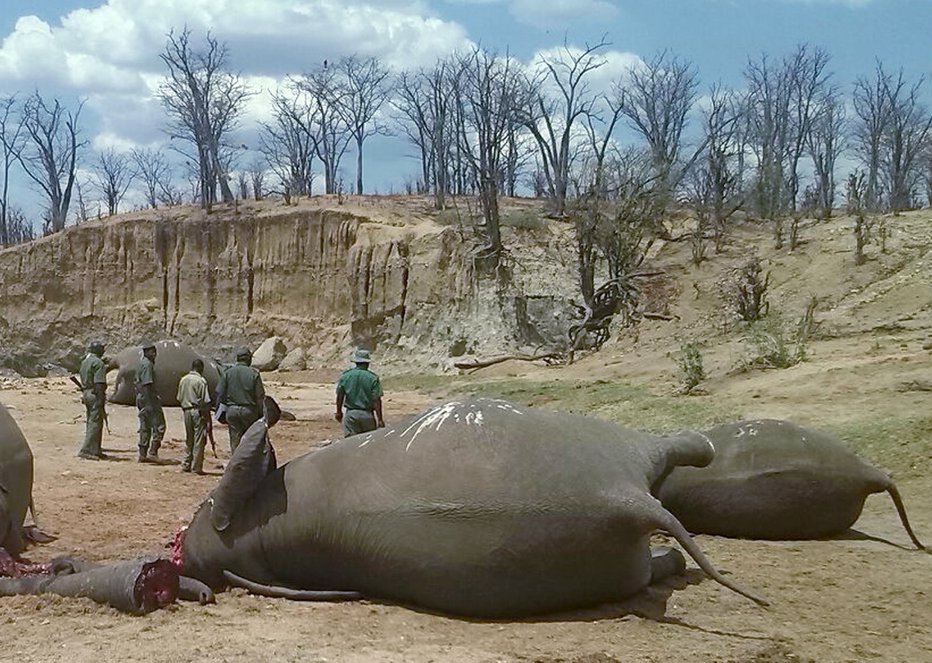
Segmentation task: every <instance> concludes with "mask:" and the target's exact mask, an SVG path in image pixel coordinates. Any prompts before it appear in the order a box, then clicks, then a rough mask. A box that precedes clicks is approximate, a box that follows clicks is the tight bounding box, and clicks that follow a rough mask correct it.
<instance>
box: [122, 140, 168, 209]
mask: <svg viewBox="0 0 932 663" xmlns="http://www.w3.org/2000/svg"><path fill="white" fill-rule="evenodd" d="M132 159H133V163H134V164H135V166H136V175H137V177H138V178H139V179H140V180H142V185H143V187H144V188H145V196H146V204H147V205H149V207H151V208H152V209H155V208H157V207H158V204H159V201H160V200H161V198H162V194H163V192H164V190H165V189H166V187H167V186H170V181H171V166H169V164H168V159H166V158H165V154H164V153H163V152H162V151H161V150H153V149H151V148H148V147H146V148H143V149H139V150H133V151H132Z"/></svg>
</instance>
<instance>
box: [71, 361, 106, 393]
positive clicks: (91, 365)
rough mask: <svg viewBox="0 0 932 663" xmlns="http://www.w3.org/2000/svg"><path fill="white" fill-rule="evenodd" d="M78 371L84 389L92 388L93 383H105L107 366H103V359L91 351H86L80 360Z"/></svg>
mask: <svg viewBox="0 0 932 663" xmlns="http://www.w3.org/2000/svg"><path fill="white" fill-rule="evenodd" d="M78 372H79V374H80V376H81V384H82V385H83V386H84V388H85V389H93V388H94V385H95V384H103V385H106V384H107V367H106V366H104V360H103V359H101V358H100V357H98V356H97V355H95V354H93V353H91V352H89V353H87V356H86V357H85V358H84V361H82V362H81V369H80V370H79V371H78Z"/></svg>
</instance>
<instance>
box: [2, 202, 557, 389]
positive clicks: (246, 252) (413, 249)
mask: <svg viewBox="0 0 932 663" xmlns="http://www.w3.org/2000/svg"><path fill="white" fill-rule="evenodd" d="M530 232H531V231H514V232H511V233H509V232H508V231H507V230H506V241H507V243H508V246H509V249H510V253H509V256H508V261H507V263H506V269H504V270H501V271H500V273H499V275H498V276H494V277H481V276H479V275H477V273H476V270H475V269H474V267H473V257H472V256H473V251H474V245H475V243H474V240H473V237H472V235H471V234H468V233H463V231H462V229H460V230H457V229H455V228H452V227H443V226H439V225H437V224H435V223H434V222H433V221H432V220H430V219H429V218H415V219H411V220H408V221H407V222H405V221H404V220H399V219H394V218H393V219H389V221H387V222H375V221H373V220H372V218H370V217H369V216H365V215H364V214H362V213H360V212H358V211H356V212H351V211H348V210H345V209H342V208H338V209H328V208H321V207H315V206H313V205H311V204H304V206H302V207H297V208H290V207H282V206H280V205H274V204H268V205H265V206H255V207H252V208H244V209H240V210H239V213H236V212H234V211H233V210H226V211H219V212H215V213H213V214H211V215H209V216H208V215H205V214H204V213H203V212H201V211H200V210H193V209H190V208H179V209H171V210H167V211H161V210H159V211H148V212H141V213H135V214H129V215H124V216H121V217H118V218H116V219H113V220H104V221H94V222H90V223H87V224H83V225H81V226H77V227H74V228H69V229H67V230H66V231H64V232H61V233H57V234H55V235H52V236H49V237H45V238H42V239H40V240H37V241H35V242H32V243H29V244H25V245H21V246H17V247H12V248H8V249H4V250H2V251H0V365H4V366H8V367H10V368H13V369H16V370H17V371H19V372H20V373H23V374H27V375H35V374H41V373H43V371H44V370H46V369H45V368H44V367H46V366H48V365H51V364H60V365H62V366H65V367H67V368H69V369H72V370H73V369H74V368H75V367H76V366H77V363H78V362H79V361H80V358H81V356H83V353H84V350H85V346H86V343H87V341H88V340H89V339H91V338H97V337H100V338H103V339H105V340H106V342H107V344H108V346H111V347H114V346H122V345H125V344H131V343H136V342H138V340H139V339H140V338H143V337H145V338H153V339H158V338H165V337H169V336H170V337H173V338H181V339H184V340H186V341H187V342H188V343H190V344H192V345H194V346H195V347H198V348H199V349H200V350H202V351H203V352H205V353H207V354H210V355H211V356H226V355H228V354H230V351H231V349H232V348H233V347H235V346H237V345H242V344H248V345H252V346H253V347H255V345H256V343H257V342H259V341H261V340H263V339H265V338H268V337H269V336H273V335H277V336H281V337H282V338H283V339H285V341H286V343H287V345H288V346H289V347H297V346H300V347H303V348H304V349H305V351H306V355H307V361H308V362H314V363H317V364H326V363H330V362H334V361H336V362H337V363H343V359H344V355H345V354H346V352H347V351H348V350H349V349H350V348H352V347H353V346H355V345H364V346H365V347H370V348H372V349H373V350H377V351H378V352H379V354H380V355H381V356H382V357H383V358H384V359H385V360H387V361H391V360H393V359H404V360H405V361H413V362H415V363H418V364H419V365H421V366H422V367H424V366H434V367H437V366H442V365H443V364H444V362H445V360H446V359H447V358H448V357H449V355H450V349H451V348H457V349H461V350H463V351H464V352H468V353H479V354H482V353H487V352H489V353H490V352H499V351H503V350H509V349H512V348H515V347H517V346H522V345H528V344H539V343H540V342H542V341H544V342H546V341H547V339H548V338H550V337H552V336H554V335H555V334H556V335H559V333H557V330H559V329H561V328H565V319H566V318H567V315H568V306H567V305H566V300H567V298H568V297H570V296H572V283H574V282H575V278H574V274H575V268H574V265H573V259H572V255H571V251H570V248H571V242H569V241H568V235H567V234H566V232H567V231H566V229H563V228H549V227H548V228H545V229H543V230H537V231H533V236H531V235H529V234H528V233H530ZM413 350H416V352H412V351H413Z"/></svg>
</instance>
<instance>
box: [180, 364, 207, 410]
mask: <svg viewBox="0 0 932 663" xmlns="http://www.w3.org/2000/svg"><path fill="white" fill-rule="evenodd" d="M178 403H179V404H180V405H181V407H182V408H183V409H185V410H190V409H198V410H203V409H205V408H209V407H210V397H209V396H208V395H207V380H206V379H204V376H203V375H201V374H200V373H198V372H197V371H191V372H190V373H188V374H187V375H185V376H184V377H182V378H181V381H180V382H178Z"/></svg>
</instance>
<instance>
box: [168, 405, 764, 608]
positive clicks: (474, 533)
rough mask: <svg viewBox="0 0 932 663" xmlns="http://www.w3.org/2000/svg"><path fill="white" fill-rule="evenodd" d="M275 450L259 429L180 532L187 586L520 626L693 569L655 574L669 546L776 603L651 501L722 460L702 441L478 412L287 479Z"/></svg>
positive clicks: (664, 567) (449, 414) (291, 472)
mask: <svg viewBox="0 0 932 663" xmlns="http://www.w3.org/2000/svg"><path fill="white" fill-rule="evenodd" d="M265 438H266V436H265V428H264V424H263V423H262V422H261V421H260V422H258V423H257V424H255V425H254V426H253V427H252V428H251V429H250V431H249V432H248V433H247V435H246V436H245V437H244V441H243V442H242V443H241V444H240V447H239V448H238V449H237V451H236V453H235V454H234V456H233V458H232V459H231V461H230V463H229V465H228V467H227V469H226V473H225V475H224V477H223V479H222V480H221V483H220V484H219V485H218V487H217V489H216V490H215V491H214V493H213V494H212V495H211V497H210V498H209V499H208V500H207V501H206V502H205V503H204V504H203V505H202V506H201V507H200V509H199V510H198V512H197V513H196V514H195V516H194V519H193V521H192V523H191V524H190V526H189V527H188V528H187V531H186V532H185V533H184V539H183V542H182V543H181V560H180V561H181V564H182V567H183V574H184V575H186V576H191V577H193V578H196V579H198V580H201V581H203V582H205V583H206V584H207V585H209V586H211V587H212V588H214V589H222V588H223V587H225V586H228V585H229V584H234V585H240V586H244V587H247V588H248V589H250V590H251V591H258V592H259V593H264V594H267V595H270V596H288V597H292V598H304V599H315V598H354V597H356V596H357V595H361V596H366V597H370V598H374V599H379V600H387V601H390V602H394V603H400V604H404V605H410V606H416V607H418V608H421V609H426V610H429V611H436V612H442V613H447V614H454V615H461V616H470V617H481V618H506V617H520V616H526V615H535V614H542V613H549V612H557V611H563V610H570V609H576V608H582V607H586V606H594V605H598V604H603V603H607V602H613V601H618V600H619V599H622V598H624V597H627V596H630V595H632V594H634V593H637V592H638V591H640V590H642V589H643V588H645V587H646V586H647V585H648V584H650V582H651V581H652V579H657V578H658V577H659V576H662V575H664V574H669V573H670V572H672V571H673V570H674V568H675V567H676V563H670V562H671V557H679V561H680V563H681V564H682V560H683V558H682V556H681V555H679V553H678V552H676V551H669V553H670V554H660V555H655V556H654V557H653V561H652V553H651V548H650V536H651V534H652V532H654V531H656V530H662V531H665V532H667V533H668V534H670V535H671V536H672V537H673V538H675V539H676V541H677V542H678V543H679V544H680V546H682V547H683V549H684V550H685V551H686V552H687V553H688V554H689V555H690V556H691V557H692V558H693V560H695V561H696V562H697V563H698V564H699V566H700V567H701V568H702V569H703V570H704V571H705V572H706V574H707V575H709V576H710V577H712V578H714V579H715V580H716V581H718V582H720V583H722V584H723V585H725V586H727V587H729V588H731V589H733V590H735V591H738V592H740V593H742V594H744V595H745V596H748V597H749V598H752V599H753V600H755V601H758V602H760V603H765V601H764V600H763V599H761V598H759V597H758V596H756V595H755V594H754V593H753V592H751V591H750V590H747V589H744V588H742V587H741V586H740V585H739V584H738V583H736V582H734V581H731V580H728V579H726V578H725V577H723V576H722V575H721V574H720V573H718V572H717V571H716V570H715V569H714V568H713V566H712V565H711V563H710V562H709V561H708V560H707V559H706V557H705V556H704V555H703V553H702V551H701V550H700V549H699V547H698V546H697V545H696V543H695V542H694V541H693V540H692V539H691V538H690V537H689V535H688V534H687V532H686V530H685V529H684V528H683V526H682V525H681V524H680V523H679V522H678V521H677V520H676V518H674V517H673V516H672V515H671V514H670V513H669V512H668V511H666V510H665V509H664V508H663V507H662V506H661V505H660V502H659V501H657V500H656V499H655V498H654V497H652V496H651V495H650V493H649V488H650V487H651V485H652V484H653V483H654V482H656V480H657V479H659V478H660V477H661V476H662V475H664V474H666V473H667V472H668V471H669V470H670V469H671V468H672V467H675V466H677V465H681V464H696V465H703V464H705V463H708V462H709V461H710V460H711V457H712V449H711V447H710V446H709V444H708V442H707V440H706V439H705V438H704V437H703V436H702V435H699V434H695V433H692V434H683V435H681V436H670V437H663V438H661V437H656V436H653V435H649V434H647V433H641V432H637V431H632V430H627V429H624V428H620V427H619V426H616V425H614V424H612V423H609V422H606V421H601V420H599V419H594V418H591V417H584V416H579V415H571V414H566V413H557V412H550V411H546V410H540V409H536V408H527V407H524V406H519V405H514V404H512V403H508V402H506V401H501V400H494V399H476V400H466V401H453V402H448V403H445V404H443V405H439V406H436V407H434V408H431V409H430V410H428V411H426V412H424V413H423V414H421V415H419V416H417V417H414V418H413V419H411V420H409V421H407V422H405V423H404V424H400V425H395V426H393V427H391V428H383V429H379V430H377V431H374V432H372V433H364V434H361V435H357V436H354V437H350V438H346V439H343V440H340V441H337V442H334V443H333V444H331V445H330V446H327V447H324V448H322V449H320V450H318V451H315V452H312V453H309V454H307V455H304V456H301V457H298V458H296V459H294V460H292V461H291V462H289V463H287V464H285V465H283V466H282V467H278V468H276V467H275V463H274V454H273V453H271V450H270V449H267V448H264V446H263V445H265V442H264V440H265ZM674 553H675V554H674ZM658 561H659V562H661V563H660V564H658ZM674 562H675V560H674ZM343 592H346V593H345V594H344V593H343Z"/></svg>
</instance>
